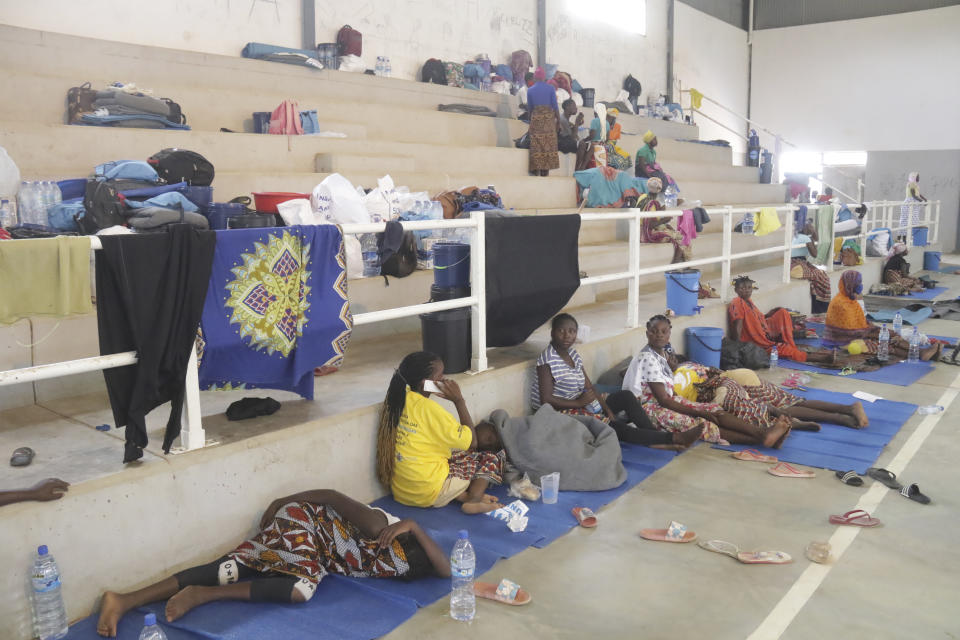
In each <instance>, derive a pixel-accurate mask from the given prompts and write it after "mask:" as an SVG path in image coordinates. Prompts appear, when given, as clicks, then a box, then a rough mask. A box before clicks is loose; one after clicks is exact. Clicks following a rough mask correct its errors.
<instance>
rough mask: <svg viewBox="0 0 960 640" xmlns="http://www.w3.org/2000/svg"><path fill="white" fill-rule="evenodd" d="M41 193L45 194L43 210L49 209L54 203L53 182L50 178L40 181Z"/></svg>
mask: <svg viewBox="0 0 960 640" xmlns="http://www.w3.org/2000/svg"><path fill="white" fill-rule="evenodd" d="M40 193H41V194H43V210H44V211H47V210H48V209H49V208H50V207H52V206H53V205H54V204H56V203H55V202H54V199H53V183H52V182H50V181H49V180H44V181H43V182H41V183H40Z"/></svg>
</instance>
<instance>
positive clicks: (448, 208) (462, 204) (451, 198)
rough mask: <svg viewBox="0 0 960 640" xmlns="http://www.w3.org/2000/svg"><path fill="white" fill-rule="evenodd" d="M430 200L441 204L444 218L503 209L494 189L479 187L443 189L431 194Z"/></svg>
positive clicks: (501, 200) (498, 195) (501, 201)
mask: <svg viewBox="0 0 960 640" xmlns="http://www.w3.org/2000/svg"><path fill="white" fill-rule="evenodd" d="M432 200H436V201H439V202H440V203H441V204H442V205H443V217H444V219H450V218H458V217H461V215H462V214H464V213H468V214H469V213H470V212H471V211H486V210H499V209H503V208H504V206H503V199H501V198H500V194H499V193H497V192H496V191H495V190H493V189H490V188H487V189H481V188H480V187H461V188H460V190H459V191H444V192H442V193H438V194H437V195H435V196H433V198H432Z"/></svg>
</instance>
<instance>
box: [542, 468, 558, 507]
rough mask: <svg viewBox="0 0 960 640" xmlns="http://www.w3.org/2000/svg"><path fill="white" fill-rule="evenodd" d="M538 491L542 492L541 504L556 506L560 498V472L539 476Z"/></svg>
mask: <svg viewBox="0 0 960 640" xmlns="http://www.w3.org/2000/svg"><path fill="white" fill-rule="evenodd" d="M540 490H541V491H543V504H557V500H558V499H559V498H560V472H559V471H554V472H553V473H548V474H547V475H545V476H540Z"/></svg>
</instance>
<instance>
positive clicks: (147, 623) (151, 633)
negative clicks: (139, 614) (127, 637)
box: [139, 613, 167, 640]
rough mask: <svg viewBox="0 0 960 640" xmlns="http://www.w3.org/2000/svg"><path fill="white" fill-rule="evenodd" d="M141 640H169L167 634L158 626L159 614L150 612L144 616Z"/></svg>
mask: <svg viewBox="0 0 960 640" xmlns="http://www.w3.org/2000/svg"><path fill="white" fill-rule="evenodd" d="M139 640H167V634H165V633H164V632H163V629H161V628H160V627H158V626H157V614H155V613H148V614H147V615H145V616H143V630H142V631H141V632H140V638H139Z"/></svg>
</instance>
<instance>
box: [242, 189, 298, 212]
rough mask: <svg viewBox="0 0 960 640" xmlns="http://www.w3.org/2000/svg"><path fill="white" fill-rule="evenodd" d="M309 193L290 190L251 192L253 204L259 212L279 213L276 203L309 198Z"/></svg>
mask: <svg viewBox="0 0 960 640" xmlns="http://www.w3.org/2000/svg"><path fill="white" fill-rule="evenodd" d="M309 199H310V194H309V193H294V192H292V191H261V192H259V193H254V194H253V204H254V206H256V208H257V211H259V212H260V213H280V212H279V211H277V205H278V204H280V203H281V202H286V201H287V200H309Z"/></svg>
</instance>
